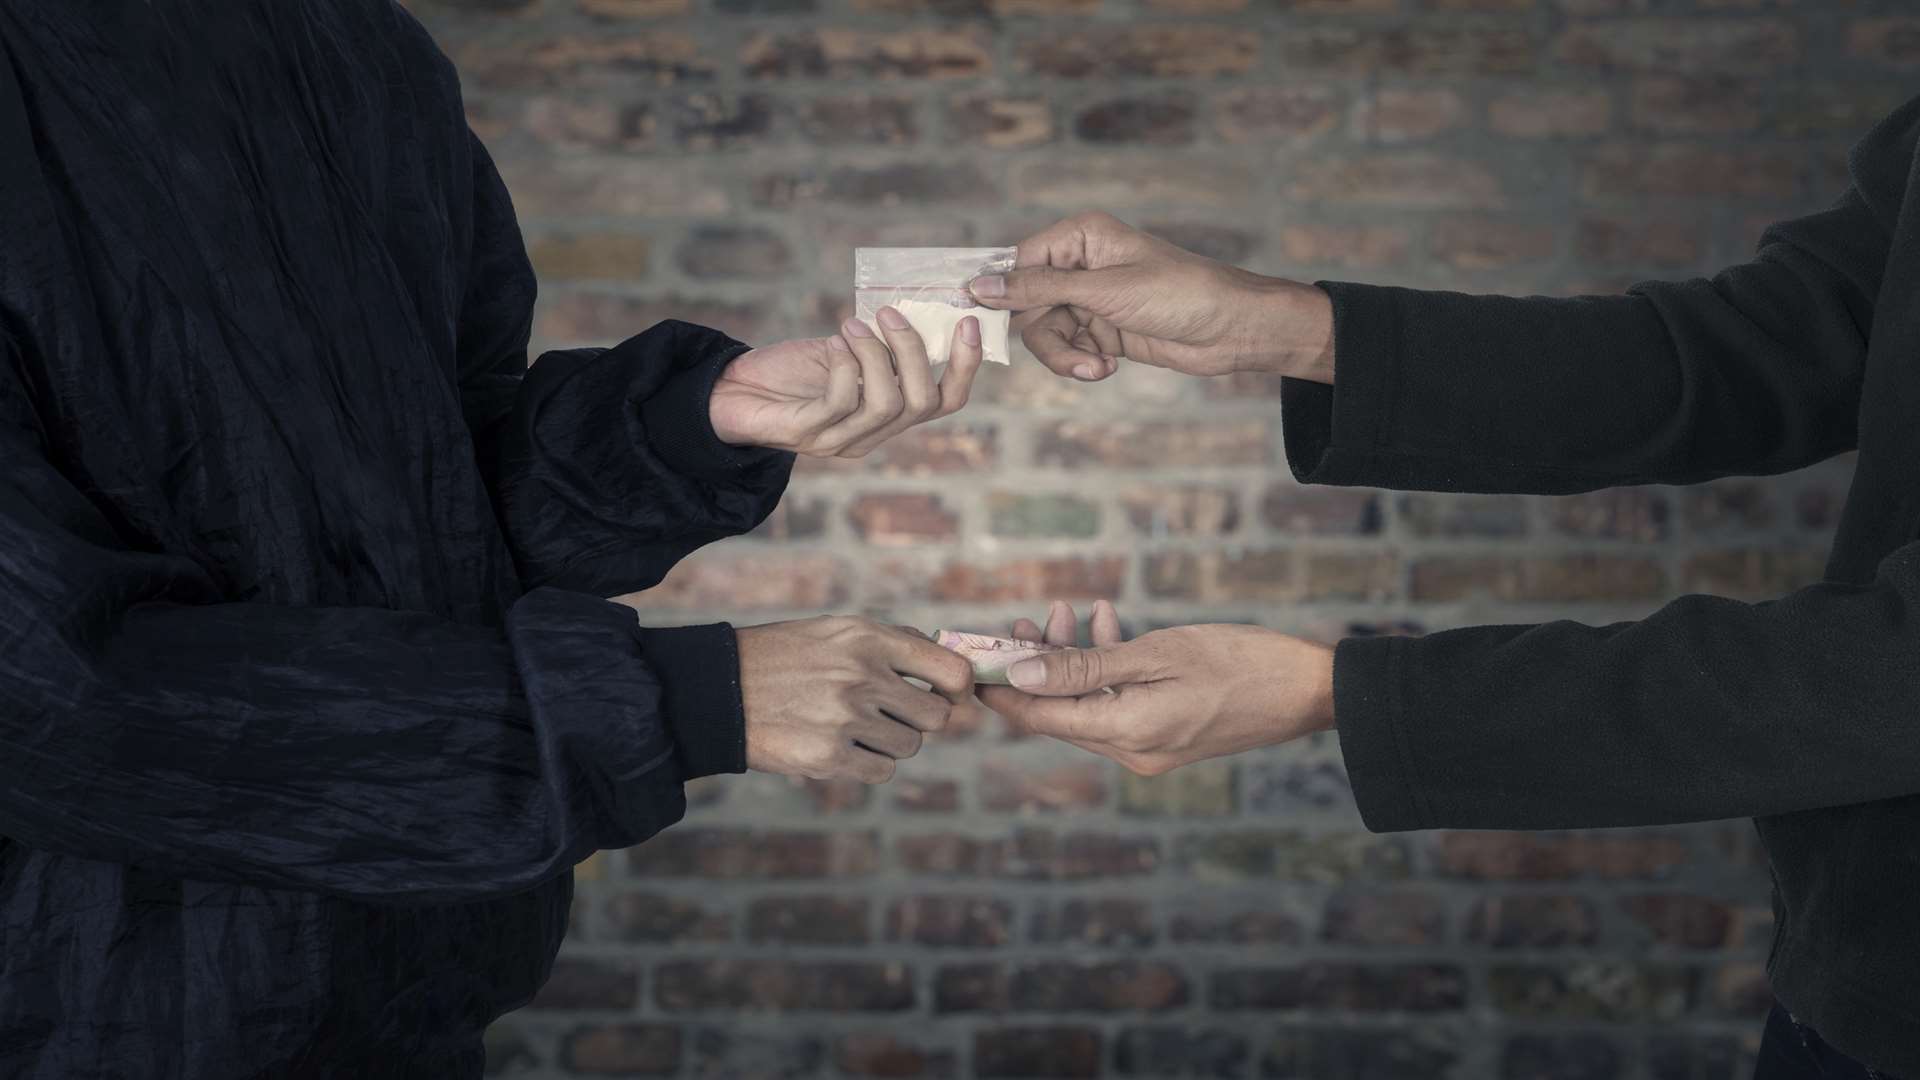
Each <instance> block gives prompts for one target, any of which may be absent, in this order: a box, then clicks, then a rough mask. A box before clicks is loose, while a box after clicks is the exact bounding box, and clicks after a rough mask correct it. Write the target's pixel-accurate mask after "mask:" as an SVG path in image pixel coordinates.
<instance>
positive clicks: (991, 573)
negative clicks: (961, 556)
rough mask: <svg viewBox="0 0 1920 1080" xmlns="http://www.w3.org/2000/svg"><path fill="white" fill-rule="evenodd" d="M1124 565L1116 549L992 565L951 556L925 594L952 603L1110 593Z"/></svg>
mask: <svg viewBox="0 0 1920 1080" xmlns="http://www.w3.org/2000/svg"><path fill="white" fill-rule="evenodd" d="M1126 565H1127V560H1126V557H1125V556H1118V555H1116V556H1108V557H1104V558H1098V559H1083V558H1057V559H1021V560H1016V561H1013V562H1005V563H998V564H994V565H980V564H976V563H965V562H951V563H948V564H947V565H946V566H945V567H944V568H942V569H941V571H940V573H939V575H938V576H937V577H935V578H934V580H933V581H932V583H931V584H930V586H929V589H928V595H929V596H931V597H932V598H933V599H935V600H942V601H950V602H955V603H999V602H1002V601H1007V600H1056V599H1059V600H1066V599H1076V598H1084V599H1112V598H1114V597H1116V596H1118V595H1119V594H1120V590H1121V587H1122V584H1123V583H1124V581H1125V578H1126Z"/></svg>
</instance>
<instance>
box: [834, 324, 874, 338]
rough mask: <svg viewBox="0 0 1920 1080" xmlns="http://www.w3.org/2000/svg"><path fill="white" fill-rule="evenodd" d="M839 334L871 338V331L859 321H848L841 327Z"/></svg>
mask: <svg viewBox="0 0 1920 1080" xmlns="http://www.w3.org/2000/svg"><path fill="white" fill-rule="evenodd" d="M840 332H841V333H843V334H845V335H847V336H848V337H867V338H870V337H872V336H873V329H872V328H871V327H869V326H868V325H867V324H866V323H863V322H861V321H860V320H859V319H848V320H847V321H846V322H845V323H843V324H842V325H841V327H840Z"/></svg>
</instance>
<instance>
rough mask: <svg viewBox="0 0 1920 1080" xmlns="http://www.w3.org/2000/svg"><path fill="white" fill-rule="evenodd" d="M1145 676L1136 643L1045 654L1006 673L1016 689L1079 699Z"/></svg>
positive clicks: (1011, 668) (1063, 650)
mask: <svg viewBox="0 0 1920 1080" xmlns="http://www.w3.org/2000/svg"><path fill="white" fill-rule="evenodd" d="M1146 675H1147V671H1146V666H1145V663H1144V657H1143V656H1142V655H1141V653H1140V650H1139V647H1138V646H1137V645H1136V644H1135V643H1133V642H1125V643H1122V644H1119V645H1108V646H1106V647H1104V648H1098V649H1062V650H1061V651H1059V652H1050V653H1043V654H1041V655H1039V656H1036V657H1034V658H1032V659H1030V660H1022V661H1020V662H1019V663H1017V664H1015V665H1013V666H1012V667H1010V668H1008V669H1007V681H1008V682H1009V683H1012V684H1013V686H1014V688H1015V689H1017V690H1024V691H1026V692H1027V693H1029V694H1039V695H1042V696H1044V697H1078V696H1079V695H1081V694H1091V693H1093V692H1094V691H1096V690H1102V689H1105V688H1106V687H1109V686H1114V685H1116V684H1119V683H1129V682H1139V681H1141V680H1142V679H1143V678H1145V677H1146Z"/></svg>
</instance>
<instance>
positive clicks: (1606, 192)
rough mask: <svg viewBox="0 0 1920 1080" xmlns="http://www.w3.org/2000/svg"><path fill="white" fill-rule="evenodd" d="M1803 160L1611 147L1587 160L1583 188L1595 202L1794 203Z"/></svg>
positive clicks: (1667, 147) (1760, 153) (1698, 149)
mask: <svg viewBox="0 0 1920 1080" xmlns="http://www.w3.org/2000/svg"><path fill="white" fill-rule="evenodd" d="M1803 160H1804V157H1803V155H1801V154H1799V153H1797V152H1796V153H1789V152H1787V151H1783V150H1766V149H1742V148H1737V147H1735V148H1723V147H1709V146H1685V145H1673V144H1661V145H1631V146H1629V145H1613V146H1606V147H1601V148H1599V149H1597V150H1595V151H1593V152H1592V153H1590V154H1588V155H1587V156H1586V166H1585V168H1584V169H1583V171H1582V173H1581V181H1580V188H1581V193H1582V194H1583V195H1585V196H1586V197H1588V198H1592V199H1642V198H1645V197H1648V196H1680V197H1701V198H1704V197H1711V196H1721V197H1727V198H1757V199H1791V198H1795V197H1796V196H1798V195H1799V193H1800V170H1801V166H1802V162H1803Z"/></svg>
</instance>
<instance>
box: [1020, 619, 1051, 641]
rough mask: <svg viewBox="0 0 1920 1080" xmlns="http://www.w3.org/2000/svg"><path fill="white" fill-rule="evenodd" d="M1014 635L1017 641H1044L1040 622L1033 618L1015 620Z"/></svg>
mask: <svg viewBox="0 0 1920 1080" xmlns="http://www.w3.org/2000/svg"><path fill="white" fill-rule="evenodd" d="M1013 636H1014V639H1015V640H1017V641H1044V640H1046V639H1045V638H1043V637H1041V636H1040V624H1039V623H1036V622H1034V621H1033V620H1032V619H1015V620H1013Z"/></svg>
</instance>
